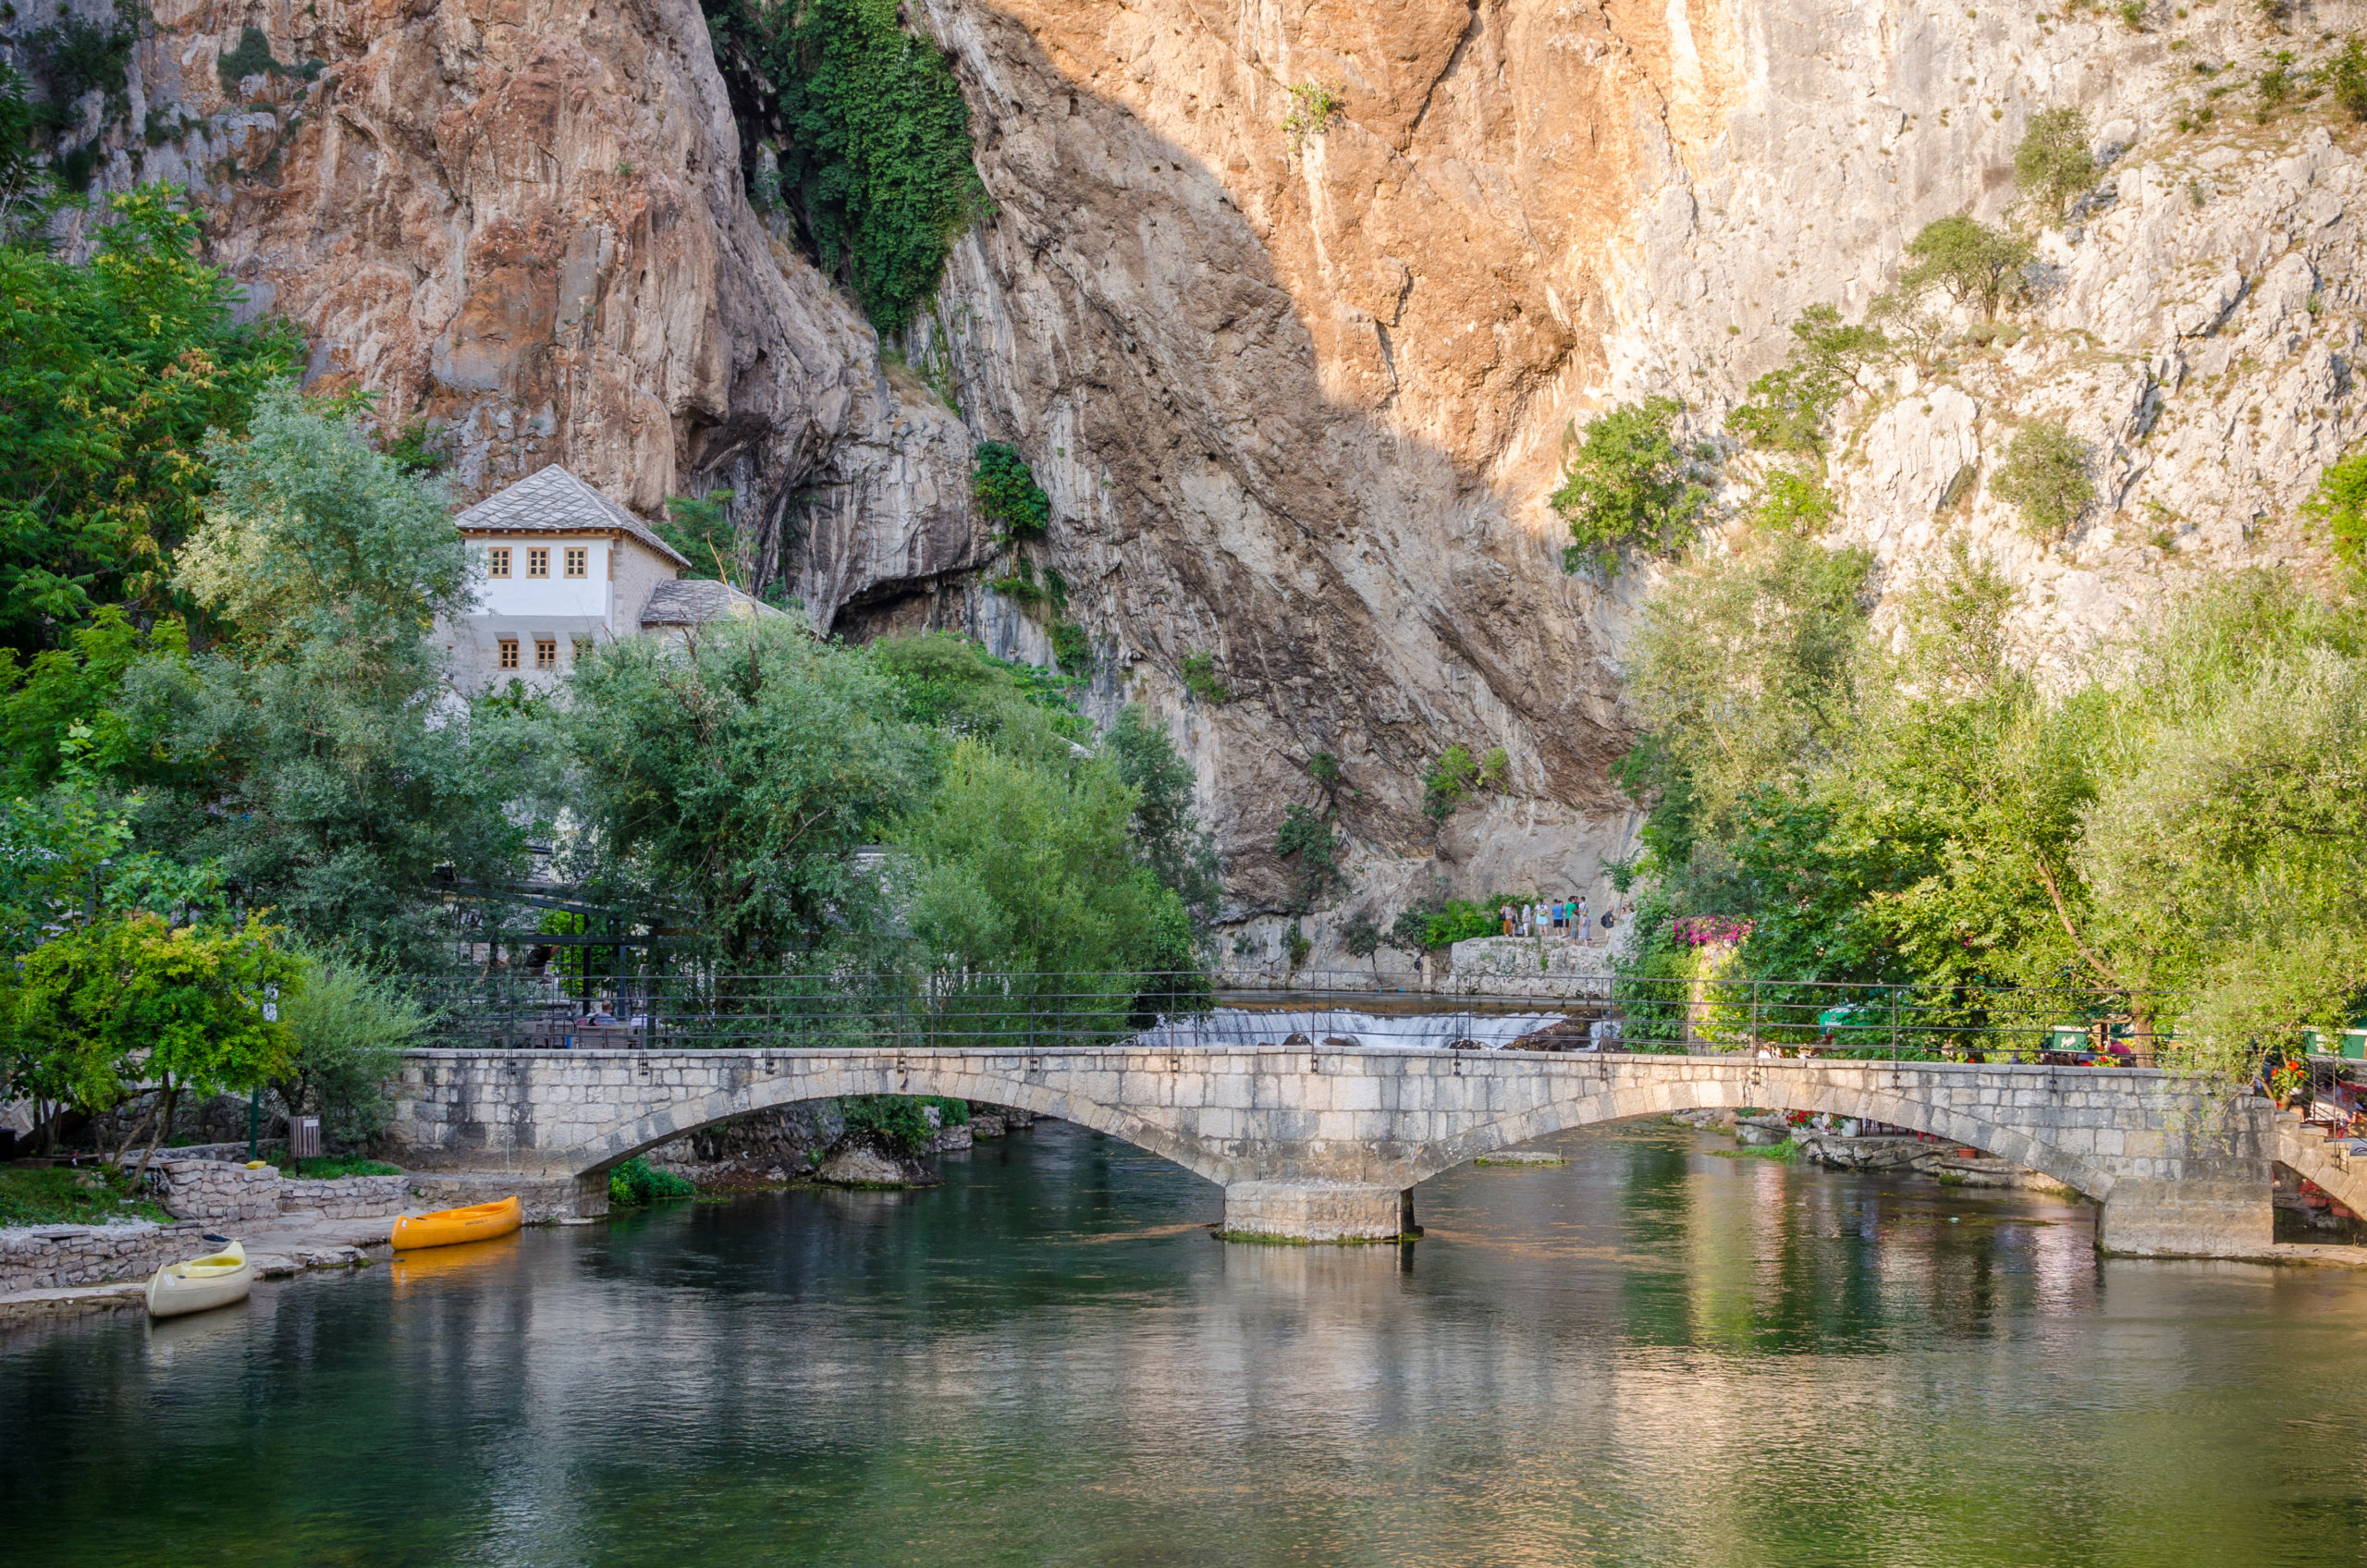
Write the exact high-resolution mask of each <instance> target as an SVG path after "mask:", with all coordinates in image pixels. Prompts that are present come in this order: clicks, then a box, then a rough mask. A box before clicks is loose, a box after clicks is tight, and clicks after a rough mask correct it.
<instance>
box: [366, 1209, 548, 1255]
mask: <svg viewBox="0 0 2367 1568" xmlns="http://www.w3.org/2000/svg"><path fill="white" fill-rule="evenodd" d="M524 1218H525V1215H524V1210H522V1209H521V1208H520V1207H519V1205H518V1200H517V1199H516V1198H514V1197H508V1198H503V1199H502V1200H501V1201H500V1202H499V1203H472V1204H471V1205H470V1206H469V1207H466V1208H443V1209H438V1210H436V1211H435V1213H434V1214H419V1215H410V1216H406V1217H405V1218H403V1219H398V1220H396V1221H395V1233H394V1243H395V1250H396V1251H397V1252H401V1251H403V1250H404V1249H405V1248H408V1247H448V1246H452V1245H454V1244H455V1243H460V1242H489V1241H491V1240H493V1238H495V1237H496V1236H506V1235H508V1234H509V1232H511V1231H515V1230H516V1229H518V1227H519V1225H520V1224H521V1223H522V1222H523V1220H524Z"/></svg>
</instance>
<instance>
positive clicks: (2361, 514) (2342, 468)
mask: <svg viewBox="0 0 2367 1568" xmlns="http://www.w3.org/2000/svg"><path fill="white" fill-rule="evenodd" d="M2301 509H2302V511H2303V512H2304V513H2306V514H2307V515H2308V516H2309V517H2310V518H2311V519H2312V521H2315V522H2317V523H2318V524H2319V525H2320V526H2321V527H2323V528H2324V529H2325V531H2326V534H2327V537H2328V540H2329V542H2330V543H2332V545H2334V553H2335V555H2336V557H2337V558H2338V559H2340V560H2343V561H2346V562H2348V563H2349V565H2351V566H2354V567H2362V568H2367V452H2354V453H2352V454H2351V455H2350V456H2349V457H2347V458H2345V459H2342V460H2341V461H2340V462H2336V463H2329V464H2327V465H2326V470H2325V472H2324V473H2322V474H2320V475H2319V476H2318V486H2317V488H2316V489H2315V490H2314V491H2312V493H2311V496H2310V498H2309V500H2308V501H2307V502H2305V503H2304V504H2303V505H2302V508H2301Z"/></svg>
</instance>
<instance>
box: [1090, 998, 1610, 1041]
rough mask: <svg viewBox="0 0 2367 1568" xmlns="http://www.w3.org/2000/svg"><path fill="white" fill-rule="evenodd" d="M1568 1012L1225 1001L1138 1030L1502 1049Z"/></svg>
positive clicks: (1144, 1037) (1199, 1036)
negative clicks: (1465, 1043)
mask: <svg viewBox="0 0 2367 1568" xmlns="http://www.w3.org/2000/svg"><path fill="white" fill-rule="evenodd" d="M1564 1016H1566V1015H1564V1014H1563V1013H1558V1012H1393V1013H1381V1012H1363V1011H1356V1010H1354V1009H1348V1008H1294V1009H1275V1010H1273V1011H1267V1010H1265V1009H1262V1008H1259V1009H1250V1008H1238V1007H1220V1008H1219V1009H1217V1010H1216V1011H1215V1012H1213V1013H1210V1014H1208V1015H1207V1016H1205V1017H1201V1018H1179V1019H1172V1020H1169V1021H1167V1022H1164V1023H1160V1024H1159V1026H1158V1027H1156V1028H1152V1029H1147V1030H1145V1031H1143V1033H1142V1034H1140V1035H1136V1036H1135V1039H1136V1040H1137V1042H1138V1043H1140V1044H1142V1045H1144V1046H1147V1047H1160V1046H1280V1045H1282V1044H1283V1043H1284V1042H1285V1041H1287V1040H1289V1039H1290V1038H1291V1036H1292V1035H1305V1036H1306V1038H1307V1039H1308V1040H1312V1041H1314V1042H1315V1043H1316V1044H1317V1045H1324V1044H1327V1043H1331V1042H1334V1041H1342V1040H1344V1041H1346V1042H1347V1043H1348V1044H1350V1045H1352V1046H1382V1047H1388V1046H1428V1047H1432V1048H1434V1049H1443V1048H1444V1047H1448V1046H1451V1045H1453V1043H1454V1042H1455V1041H1457V1040H1476V1041H1478V1043H1479V1044H1480V1045H1482V1046H1485V1047H1488V1048H1489V1049H1490V1050H1498V1049H1502V1047H1505V1046H1507V1045H1510V1044H1511V1043H1512V1042H1513V1041H1515V1040H1517V1039H1519V1038H1520V1037H1521V1036H1522V1035H1533V1034H1535V1033H1536V1032H1537V1031H1538V1030H1539V1029H1543V1028H1546V1027H1547V1026H1549V1025H1551V1024H1555V1023H1561V1022H1562V1021H1563V1019H1564Z"/></svg>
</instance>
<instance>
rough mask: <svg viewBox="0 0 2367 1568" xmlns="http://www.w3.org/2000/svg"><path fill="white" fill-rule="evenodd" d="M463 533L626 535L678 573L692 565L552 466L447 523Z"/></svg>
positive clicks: (634, 520)
mask: <svg viewBox="0 0 2367 1568" xmlns="http://www.w3.org/2000/svg"><path fill="white" fill-rule="evenodd" d="M452 521H453V523H454V525H455V526H457V527H458V528H459V529H460V532H461V533H611V532H615V533H630V534H632V536H633V537H634V538H635V539H638V540H640V541H641V542H642V543H643V544H644V545H648V546H649V547H650V548H651V549H653V550H655V551H656V552H657V553H658V554H659V555H661V556H664V557H666V558H667V559H668V560H669V561H672V562H673V563H674V564H675V565H676V566H678V567H687V566H689V565H690V564H691V563H690V562H689V561H688V560H687V559H685V558H684V557H683V556H682V554H681V551H679V550H677V549H675V548H674V546H673V545H668V543H666V541H665V540H663V539H660V538H659V537H657V535H656V534H655V533H651V532H650V531H649V525H648V524H647V523H645V522H644V521H641V519H639V518H637V517H635V516H633V515H632V513H631V512H629V511H627V510H625V509H624V508H622V507H620V506H619V505H617V504H616V503H615V502H614V501H611V500H610V499H608V497H607V496H603V495H601V494H600V492H598V491H597V490H595V489H593V488H592V486H590V485H589V484H584V483H583V481H582V480H580V479H578V478H576V477H575V475H573V474H571V473H570V472H567V470H565V469H563V468H561V467H559V466H558V464H557V463H553V464H552V465H551V466H550V467H548V468H546V469H542V470H540V471H538V472H533V473H530V474H528V475H527V476H526V477H525V478H523V479H521V480H520V481H519V482H518V483H517V484H513V485H511V486H510V487H509V489H507V490H503V491H499V492H497V493H496V494H494V495H491V496H486V497H485V498H484V500H482V501H479V502H478V503H477V504H476V505H475V506H473V507H471V508H469V509H468V510H467V511H464V512H462V513H461V514H460V516H459V517H457V518H454V519H453V520H452Z"/></svg>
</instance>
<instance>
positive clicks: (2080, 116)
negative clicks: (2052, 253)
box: [2014, 107, 2096, 222]
mask: <svg viewBox="0 0 2367 1568" xmlns="http://www.w3.org/2000/svg"><path fill="white" fill-rule="evenodd" d="M2014 183H2015V184H2017V185H2018V186H2020V187H2021V188H2022V192H2023V194H2024V195H2026V196H2029V197H2030V199H2031V200H2033V201H2035V202H2040V203H2041V204H2042V205H2043V206H2044V207H2045V209H2046V213H2047V215H2048V216H2049V217H2050V218H2053V219H2054V220H2056V221H2057V222H2060V221H2061V220H2062V217H2063V214H2064V210H2065V209H2066V208H2067V207H2068V206H2070V204H2071V203H2072V202H2073V201H2074V200H2076V199H2077V198H2079V197H2080V196H2084V195H2086V194H2087V193H2088V190H2090V189H2091V187H2092V186H2094V184H2095V183H2096V160H2095V157H2094V155H2093V154H2092V153H2090V152H2089V151H2088V112H2087V111H2086V110H2085V109H2079V108H2068V107H2067V108H2060V109H2042V110H2040V111H2039V112H2038V113H2037V114H2035V115H2033V116H2030V129H2028V130H2027V131H2025V132H2024V133H2023V135H2022V140H2021V141H2020V143H2019V144H2018V145H2017V146H2016V147H2015V149H2014Z"/></svg>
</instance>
